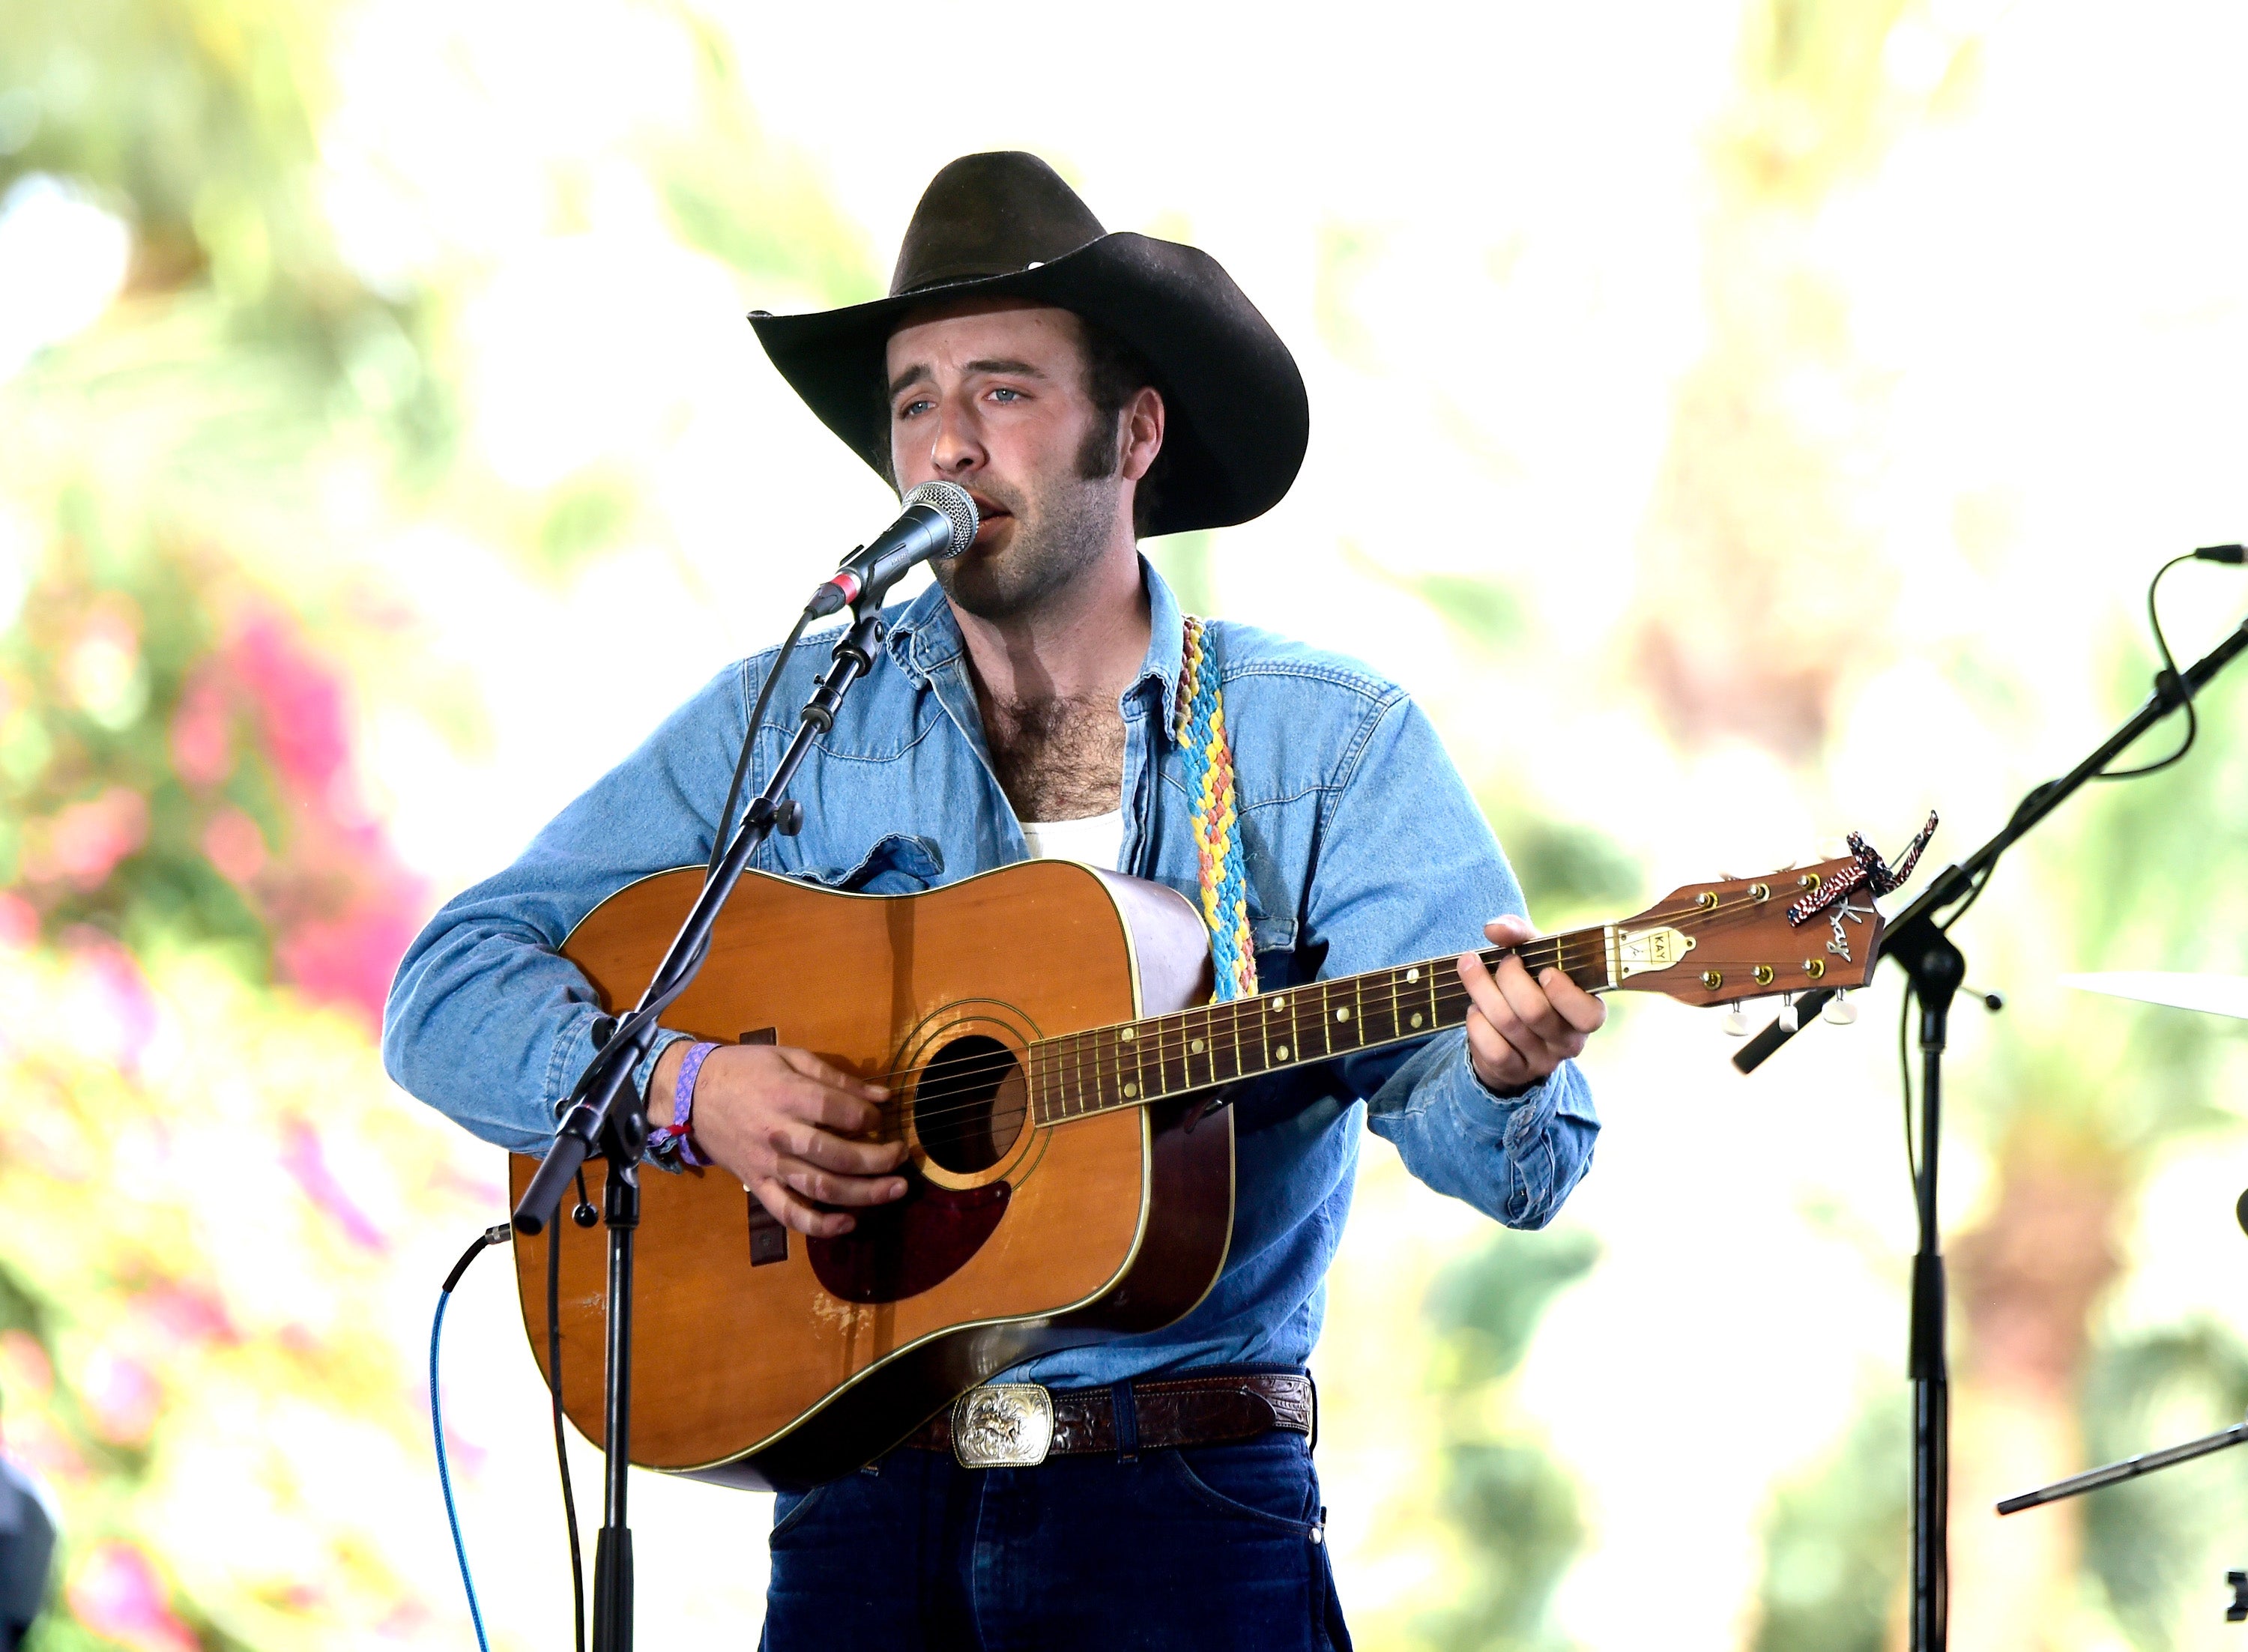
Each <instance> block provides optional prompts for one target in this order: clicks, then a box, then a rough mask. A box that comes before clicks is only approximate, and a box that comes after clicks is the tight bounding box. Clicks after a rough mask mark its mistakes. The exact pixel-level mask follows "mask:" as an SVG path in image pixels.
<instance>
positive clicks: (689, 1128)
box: [648, 1044, 718, 1168]
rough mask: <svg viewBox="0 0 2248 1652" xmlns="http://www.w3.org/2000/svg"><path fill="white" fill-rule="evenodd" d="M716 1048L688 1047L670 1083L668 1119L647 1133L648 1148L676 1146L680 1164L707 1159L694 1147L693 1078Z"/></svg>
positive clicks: (691, 1164) (701, 1162) (699, 1074)
mask: <svg viewBox="0 0 2248 1652" xmlns="http://www.w3.org/2000/svg"><path fill="white" fill-rule="evenodd" d="M717 1047H718V1046H717V1045H715V1044H696V1045H692V1046H690V1047H689V1050H688V1052H687V1059H685V1060H683V1061H682V1062H681V1063H680V1064H679V1080H678V1082H677V1083H675V1084H674V1085H673V1086H671V1122H670V1123H669V1124H668V1125H665V1126H663V1127H662V1128H660V1129H655V1130H651V1131H650V1132H648V1145H649V1146H650V1147H652V1148H655V1149H656V1150H657V1151H658V1152H661V1151H662V1150H664V1149H665V1148H677V1149H678V1152H679V1162H680V1163H682V1164H684V1165H687V1166H689V1167H690V1168H694V1167H699V1166H702V1165H706V1164H708V1163H709V1162H710V1161H709V1160H708V1159H706V1158H704V1157H703V1156H702V1154H701V1153H699V1152H697V1151H696V1147H695V1132H694V1128H693V1119H694V1115H695V1081H696V1080H697V1079H699V1078H701V1077H702V1063H703V1062H704V1061H705V1060H707V1059H709V1054H710V1052H711V1051H713V1050H715V1049H716V1048H717Z"/></svg>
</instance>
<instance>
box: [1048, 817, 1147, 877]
mask: <svg viewBox="0 0 2248 1652" xmlns="http://www.w3.org/2000/svg"><path fill="white" fill-rule="evenodd" d="M1023 837H1024V840H1025V841H1026V842H1028V843H1029V844H1030V846H1031V859H1032V860H1082V861H1084V862H1085V863H1086V865H1087V866H1095V867H1100V868H1101V869H1102V870H1103V871H1105V872H1114V870H1116V862H1117V861H1118V860H1121V858H1122V857H1123V853H1124V811H1123V810H1121V809H1111V810H1110V811H1109V812H1107V813H1106V814H1088V815H1087V816H1086V817H1085V819H1082V820H1025V821H1024V822H1023Z"/></svg>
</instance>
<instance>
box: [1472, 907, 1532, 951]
mask: <svg viewBox="0 0 2248 1652" xmlns="http://www.w3.org/2000/svg"><path fill="white" fill-rule="evenodd" d="M1483 932H1484V936H1486V937H1487V938H1488V939H1489V940H1490V941H1491V944H1492V945H1494V946H1502V947H1514V946H1520V945H1521V944H1522V943H1524V942H1525V941H1528V940H1530V939H1532V938H1533V937H1534V936H1536V935H1537V933H1538V926H1537V925H1536V924H1534V923H1532V922H1531V921H1530V920H1529V919H1527V918H1525V917H1518V916H1517V915H1515V914H1513V913H1511V912H1510V913H1505V914H1504V915H1501V916H1498V917H1496V918H1493V919H1492V920H1491V922H1489V923H1486V924H1484V926H1483Z"/></svg>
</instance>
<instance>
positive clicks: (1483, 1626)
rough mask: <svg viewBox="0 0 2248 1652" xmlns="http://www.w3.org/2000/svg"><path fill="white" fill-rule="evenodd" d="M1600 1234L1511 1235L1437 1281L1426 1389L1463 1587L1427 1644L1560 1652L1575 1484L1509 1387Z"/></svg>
mask: <svg viewBox="0 0 2248 1652" xmlns="http://www.w3.org/2000/svg"><path fill="white" fill-rule="evenodd" d="M1599 1257H1600V1247H1599V1245H1598V1244H1597V1243H1596V1242H1595V1241H1594V1240H1593V1237H1592V1236H1591V1235H1590V1234H1588V1233H1585V1232H1582V1231H1580V1230H1573V1229H1569V1228H1561V1229H1553V1230H1546V1231H1545V1232H1541V1233H1501V1234H1498V1235H1496V1236H1494V1237H1492V1238H1491V1240H1490V1241H1489V1242H1488V1243H1486V1244H1484V1246H1483V1247H1482V1249H1481V1250H1479V1251H1477V1252H1475V1253H1474V1254H1472V1255H1470V1256H1467V1257H1463V1258H1461V1259H1459V1260H1458V1261H1456V1262H1454V1263H1452V1264H1451V1265H1449V1266H1447V1267H1446V1268H1445V1269H1444V1270H1443V1272H1441V1273H1440V1274H1438V1275H1437V1277H1436V1279H1435V1281H1434V1282H1433V1283H1432V1284H1431V1285H1430V1286H1429V1294H1428V1299H1427V1304H1426V1314H1427V1319H1428V1324H1429V1332H1430V1334H1431V1338H1432V1342H1431V1347H1430V1351H1429V1377H1428V1385H1429V1394H1430V1398H1431V1401H1432V1402H1433V1403H1434V1404H1435V1405H1436V1408H1437V1409H1438V1412H1439V1415H1440V1416H1441V1417H1442V1419H1443V1421H1442V1424H1441V1428H1440V1431H1439V1440H1440V1444H1439V1460H1440V1463H1441V1468H1440V1470H1439V1484H1438V1490H1437V1502H1438V1507H1439V1509H1440V1510H1441V1511H1442V1514H1443V1518H1444V1520H1445V1521H1446V1523H1447V1524H1449V1525H1450V1526H1451V1527H1452V1528H1453V1531H1454V1532H1455V1533H1456V1537H1457V1539H1458V1542H1459V1545H1460V1549H1461V1554H1462V1559H1463V1565H1462V1566H1461V1568H1460V1574H1461V1578H1462V1581H1461V1582H1460V1584H1459V1585H1458V1587H1457V1588H1456V1592H1455V1594H1454V1596H1453V1598H1452V1599H1451V1601H1449V1602H1448V1603H1447V1604H1446V1605H1445V1606H1443V1607H1441V1608H1440V1609H1438V1610H1436V1611H1432V1612H1428V1613H1424V1614H1420V1615H1418V1616H1417V1617H1416V1618H1415V1620H1414V1622H1413V1626H1412V1627H1413V1633H1414V1635H1415V1639H1417V1640H1418V1641H1420V1642H1422V1644H1425V1645H1427V1646H1429V1647H1433V1648H1437V1649H1441V1652H1466V1649H1470V1648H1473V1649H1477V1652H1559V1649H1561V1648H1564V1647H1566V1645H1567V1644H1568V1642H1567V1641H1566V1637H1564V1636H1562V1635H1560V1633H1559V1631H1558V1630H1557V1629H1556V1628H1554V1627H1553V1625H1552V1621H1551V1617H1552V1611H1551V1608H1552V1597H1553V1591H1554V1589H1555V1587H1558V1586H1559V1583H1560V1580H1561V1577H1562V1575H1563V1573H1566V1571H1567V1569H1568V1566H1569V1562H1570V1560H1571V1559H1573V1557H1574V1556H1575V1554H1576V1553H1577V1551H1578V1550H1579V1549H1580V1547H1581V1546H1583V1543H1584V1538H1585V1525H1584V1520H1583V1518H1582V1515H1581V1514H1580V1510H1579V1505H1578V1495H1577V1491H1576V1485H1575V1482H1574V1480H1573V1478H1572V1477H1571V1476H1570V1474H1569V1472H1568V1470H1566V1468H1565V1467H1563V1466H1562V1465H1561V1464H1560V1463H1559V1462H1557V1461H1556V1460H1555V1459H1554V1458H1553V1457H1552V1455H1551V1453H1550V1452H1549V1451H1548V1450H1546V1446H1545V1443H1544V1441H1543V1439H1542V1438H1541V1437H1540V1436H1539V1433H1538V1431H1537V1430H1536V1429H1535V1428H1534V1426H1533V1425H1532V1424H1531V1423H1530V1422H1528V1421H1527V1419H1525V1417H1523V1416H1521V1414H1520V1412H1519V1410H1518V1408H1517V1406H1516V1403H1515V1401H1514V1398H1513V1395H1512V1390H1511V1381H1512V1379H1513V1377H1514V1376H1515V1374H1516V1373H1517V1372H1518V1370H1519V1368H1520V1367H1521V1364H1522V1361H1523V1359H1524V1357H1525V1355H1526V1354H1528V1353H1529V1350H1530V1344H1531V1340H1532V1338H1533V1337H1534V1336H1535V1335H1536V1333H1537V1330H1538V1326H1539V1321H1540V1320H1542V1319H1543V1318H1544V1317H1545V1314H1546V1310H1547V1309H1548V1308H1549V1307H1551V1306H1552V1303H1553V1300H1554V1299H1555V1298H1556V1297H1557V1296H1559V1294H1560V1293H1561V1292H1563V1291H1565V1290H1566V1289H1567V1288H1568V1287H1569V1286H1570V1285H1573V1284H1575V1283H1576V1282H1577V1281H1578V1280H1580V1279H1581V1278H1584V1277H1585V1276H1586V1275H1587V1273H1589V1272H1591V1271H1592V1269H1593V1265H1594V1263H1595V1262H1597V1261H1598V1260H1599Z"/></svg>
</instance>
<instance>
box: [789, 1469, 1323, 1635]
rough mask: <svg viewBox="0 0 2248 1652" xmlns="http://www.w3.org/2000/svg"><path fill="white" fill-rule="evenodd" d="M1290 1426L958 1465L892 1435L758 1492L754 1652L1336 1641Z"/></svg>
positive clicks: (1310, 1491) (1313, 1511)
mask: <svg viewBox="0 0 2248 1652" xmlns="http://www.w3.org/2000/svg"><path fill="white" fill-rule="evenodd" d="M1324 1525H1325V1518H1324V1511H1323V1510H1322V1509H1321V1508H1320V1506H1319V1477H1318V1475H1317V1474H1315V1473H1314V1472H1313V1471H1312V1457H1311V1452H1310V1450H1308V1449H1307V1447H1306V1442H1305V1440H1304V1437H1303V1436H1301V1435H1298V1434H1288V1433H1284V1432H1275V1433H1271V1434H1267V1435H1265V1436H1261V1437H1259V1438H1258V1439H1254V1440H1247V1441H1243V1442H1241V1443H1237V1444H1232V1445H1211V1446H1194V1447H1190V1448H1188V1449H1185V1450H1169V1451H1142V1452H1141V1453H1140V1455H1139V1456H1138V1457H1136V1458H1134V1459H1133V1460H1131V1461H1128V1462H1127V1461H1124V1460H1121V1459H1120V1458H1118V1457H1114V1456H1110V1455H1100V1456H1090V1455H1088V1456H1082V1457H1076V1456H1073V1457H1052V1458H1050V1459H1048V1460H1047V1461H1046V1462H1045V1463H1041V1464H1040V1465H1039V1466H1038V1467H1037V1468H1034V1469H963V1468H962V1467H961V1466H960V1465H959V1464H958V1463H956V1462H955V1461H954V1460H953V1458H952V1457H951V1456H950V1455H949V1453H945V1452H940V1451H925V1450H911V1449H907V1450H897V1451H893V1452H892V1453H890V1455H889V1456H888V1457H884V1458H883V1459H882V1460H881V1462H880V1463H876V1464H875V1465H874V1466H873V1467H872V1468H869V1469H864V1470H860V1472H858V1473H857V1474H853V1475H847V1476H846V1477H844V1478H842V1479H840V1480H834V1481H831V1482H829V1483H828V1484H826V1485H823V1486H819V1487H818V1488H816V1489H815V1490H813V1491H810V1492H808V1493H805V1494H804V1495H801V1496H795V1497H791V1496H783V1497H781V1498H779V1499H778V1502H777V1504H776V1505H775V1508H774V1521H773V1529H772V1582H771V1590H770V1592H769V1593H768V1594H767V1595H766V1597H765V1633H764V1642H763V1644H764V1647H765V1648H766V1649H768V1652H798V1649H810V1648H823V1649H824V1648H843V1649H853V1648H859V1647H868V1648H881V1649H886V1652H905V1649H908V1648H914V1647H930V1648H942V1649H948V1652H949V1649H954V1648H976V1649H982V1652H1002V1649H1004V1652H1047V1649H1055V1648H1063V1647H1066V1648H1069V1649H1072V1652H1102V1649H1107V1648H1125V1647H1132V1648H1146V1649H1151V1652H1155V1649H1161V1652H1170V1649H1174V1648H1180V1649H1186V1648H1203V1647H1208V1648H1212V1649H1224V1652H1237V1649H1240V1648H1244V1647H1254V1648H1258V1649H1259V1652H1292V1649H1303V1652H1349V1647H1350V1635H1349V1632H1348V1631H1347V1629H1346V1628H1344V1627H1343V1621H1342V1611H1341V1607H1340V1603H1339V1602H1338V1601H1337V1600H1336V1598H1335V1591H1334V1580H1333V1574H1332V1573H1330V1572H1329V1570H1328V1568H1327V1552H1326V1541H1325V1538H1326V1533H1325V1531H1324Z"/></svg>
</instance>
